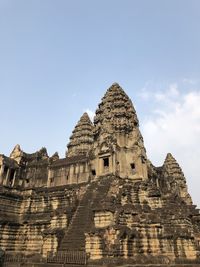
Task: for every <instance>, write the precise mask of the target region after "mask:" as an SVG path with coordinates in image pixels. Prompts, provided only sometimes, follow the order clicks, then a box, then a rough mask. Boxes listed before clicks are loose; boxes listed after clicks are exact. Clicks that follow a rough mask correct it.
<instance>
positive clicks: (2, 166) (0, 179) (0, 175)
mask: <svg viewBox="0 0 200 267" xmlns="http://www.w3.org/2000/svg"><path fill="white" fill-rule="evenodd" d="M3 173H4V165H1V168H0V185H1V184H3Z"/></svg>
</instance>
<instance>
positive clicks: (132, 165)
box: [131, 163, 135, 171]
mask: <svg viewBox="0 0 200 267" xmlns="http://www.w3.org/2000/svg"><path fill="white" fill-rule="evenodd" d="M131 169H132V170H133V171H134V170H135V163H131Z"/></svg>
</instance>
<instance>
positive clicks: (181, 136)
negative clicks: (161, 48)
mask: <svg viewBox="0 0 200 267" xmlns="http://www.w3.org/2000/svg"><path fill="white" fill-rule="evenodd" d="M148 92H149V99H150V101H153V107H154V108H153V110H152V112H151V113H150V115H149V114H148V117H146V118H144V120H143V122H142V123H141V130H142V132H143V135H144V140H145V145H146V148H147V152H148V156H149V158H150V160H152V161H153V163H154V164H155V165H162V164H163V161H164V158H165V156H166V154H167V153H168V152H172V154H174V156H175V157H176V158H177V161H178V162H179V163H180V165H181V166H182V167H183V171H184V172H185V175H186V177H187V181H188V184H189V188H190V189H191V190H190V192H192V196H193V198H194V200H195V202H199V204H200V198H199V192H198V191H199V190H198V188H199V186H200V181H199V175H198V173H200V138H199V136H200V91H198V90H193V91H192V90H190V91H188V92H186V93H183V92H182V93H181V91H180V90H179V88H178V84H173V85H170V86H169V87H168V89H167V90H166V91H164V92H163V91H162V92H161V91H160V92H154V91H150V90H148ZM158 99H159V101H158Z"/></svg>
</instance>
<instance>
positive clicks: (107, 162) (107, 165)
mask: <svg viewBox="0 0 200 267" xmlns="http://www.w3.org/2000/svg"><path fill="white" fill-rule="evenodd" d="M103 166H104V167H105V168H106V167H109V158H104V159H103Z"/></svg>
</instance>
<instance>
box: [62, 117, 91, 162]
mask: <svg viewBox="0 0 200 267" xmlns="http://www.w3.org/2000/svg"><path fill="white" fill-rule="evenodd" d="M93 127H94V126H93V124H92V122H91V120H90V118H89V116H88V114H87V113H86V112H85V113H84V114H83V116H82V117H81V118H80V120H79V122H78V123H77V125H76V127H75V129H74V131H73V132H72V136H71V137H70V142H69V144H68V145H67V148H68V151H67V153H66V156H67V157H74V156H78V155H84V154H87V152H88V151H89V149H90V147H91V144H92V143H93Z"/></svg>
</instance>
